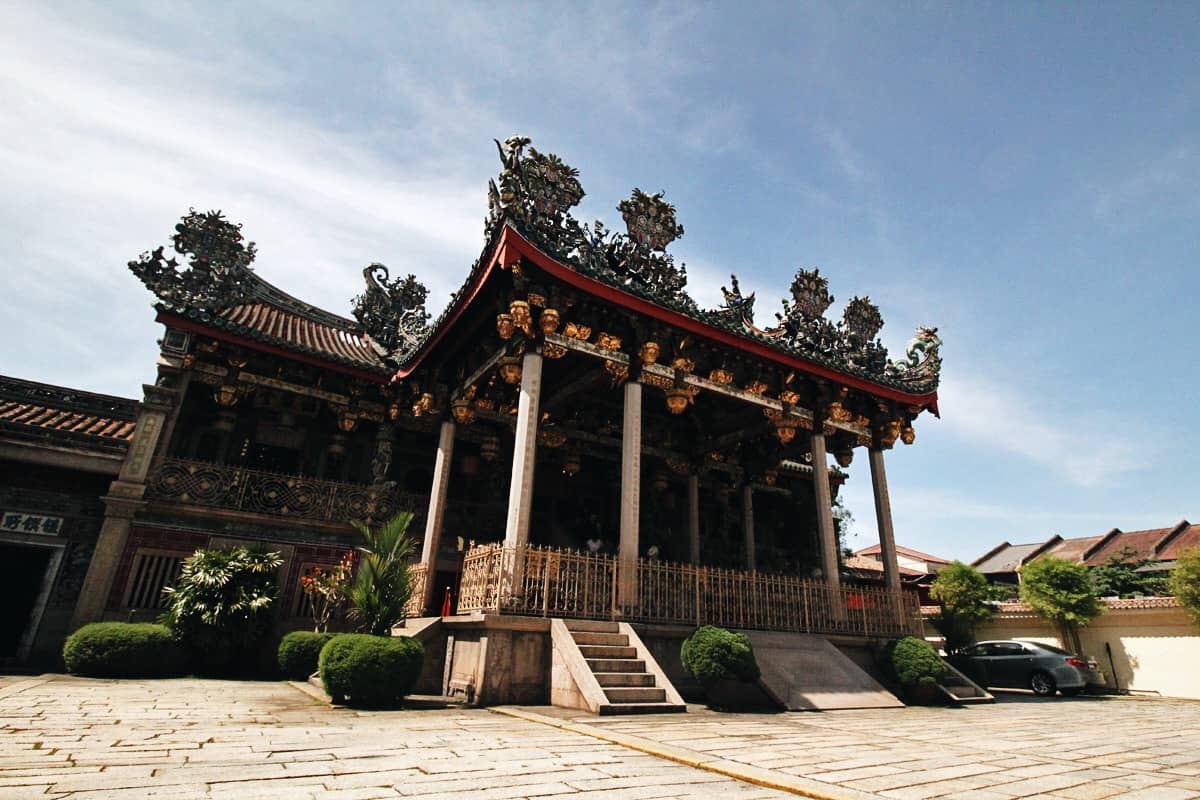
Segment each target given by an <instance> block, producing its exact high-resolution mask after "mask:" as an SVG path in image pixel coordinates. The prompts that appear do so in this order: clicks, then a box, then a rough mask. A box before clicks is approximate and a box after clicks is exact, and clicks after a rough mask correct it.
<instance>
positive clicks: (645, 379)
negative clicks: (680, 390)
mask: <svg viewBox="0 0 1200 800" xmlns="http://www.w3.org/2000/svg"><path fill="white" fill-rule="evenodd" d="M642 383H644V384H646V385H647V386H653V387H655V388H656V389H670V388H672V387H673V386H674V385H675V379H674V378H669V377H667V376H666V375H655V374H653V373H650V372H643V373H642Z"/></svg>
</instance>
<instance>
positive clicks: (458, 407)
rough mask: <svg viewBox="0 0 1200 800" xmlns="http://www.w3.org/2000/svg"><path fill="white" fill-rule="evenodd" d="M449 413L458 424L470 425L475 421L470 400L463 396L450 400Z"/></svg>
mask: <svg viewBox="0 0 1200 800" xmlns="http://www.w3.org/2000/svg"><path fill="white" fill-rule="evenodd" d="M450 414H451V416H453V417H454V421H455V422H457V423H458V424H459V425H470V424H471V423H472V422H474V421H475V409H474V408H472V407H471V401H470V400H468V399H467V398H465V397H460V398H458V399H457V400H453V401H451V403H450Z"/></svg>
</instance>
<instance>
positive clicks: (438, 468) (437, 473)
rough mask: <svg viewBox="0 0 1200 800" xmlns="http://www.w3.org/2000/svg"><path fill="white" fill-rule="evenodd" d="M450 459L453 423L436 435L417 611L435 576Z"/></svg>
mask: <svg viewBox="0 0 1200 800" xmlns="http://www.w3.org/2000/svg"><path fill="white" fill-rule="evenodd" d="M453 457H454V423H453V422H451V421H450V420H446V421H445V422H443V423H442V429H441V432H440V433H439V435H438V448H437V457H436V458H435V459H434V462H433V485H432V486H431V487H430V489H429V513H428V514H427V515H426V516H425V541H424V542H422V544H421V564H422V565H424V567H425V591H424V598H423V599H422V601H421V607H422V608H424V609H427V608H429V601H430V599H432V597H433V590H434V576H435V574H436V573H437V557H438V546H439V545H440V544H441V539H442V520H443V519H444V517H445V513H446V490H447V488H448V487H449V484H450V462H451V460H452V459H453Z"/></svg>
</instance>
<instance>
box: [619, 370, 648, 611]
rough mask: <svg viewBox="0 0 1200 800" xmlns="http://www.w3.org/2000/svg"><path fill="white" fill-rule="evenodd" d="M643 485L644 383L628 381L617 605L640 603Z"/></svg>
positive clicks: (623, 443) (622, 437)
mask: <svg viewBox="0 0 1200 800" xmlns="http://www.w3.org/2000/svg"><path fill="white" fill-rule="evenodd" d="M641 488H642V384H641V383H639V382H638V381H627V382H626V383H625V419H624V423H623V424H622V426H621V548H620V562H621V563H620V565H619V567H618V569H619V570H620V580H619V582H618V586H617V604H618V605H619V606H620V607H622V608H625V607H628V606H635V605H637V602H638V582H637V562H638V514H639V512H640V510H641V506H640V494H641Z"/></svg>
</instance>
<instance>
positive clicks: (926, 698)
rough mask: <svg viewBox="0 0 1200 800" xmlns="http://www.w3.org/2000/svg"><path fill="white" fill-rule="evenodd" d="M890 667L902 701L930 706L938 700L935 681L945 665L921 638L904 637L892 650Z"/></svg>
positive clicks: (939, 676)
mask: <svg viewBox="0 0 1200 800" xmlns="http://www.w3.org/2000/svg"><path fill="white" fill-rule="evenodd" d="M892 668H893V669H894V670H895V671H896V680H898V681H899V682H900V685H901V686H902V687H904V699H905V700H906V701H907V702H908V703H911V704H913V705H930V704H931V703H933V702H934V700H936V699H937V697H938V688H937V683H938V679H939V678H941V677H942V675H944V674H945V673H946V665H945V664H943V663H942V659H941V656H939V655H938V654H937V651H936V650H934V649H933V646H932V645H930V644H929V642H927V641H925V640H924V639H918V638H916V637H915V636H905V637H904V638H903V639H901V640H900V641H898V642H896V646H895V647H894V648H893V649H892Z"/></svg>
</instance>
